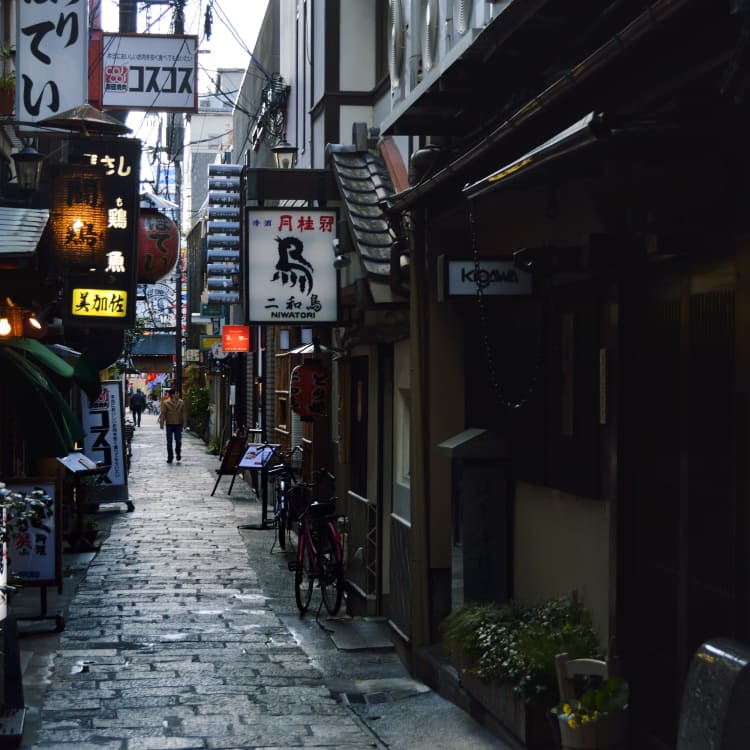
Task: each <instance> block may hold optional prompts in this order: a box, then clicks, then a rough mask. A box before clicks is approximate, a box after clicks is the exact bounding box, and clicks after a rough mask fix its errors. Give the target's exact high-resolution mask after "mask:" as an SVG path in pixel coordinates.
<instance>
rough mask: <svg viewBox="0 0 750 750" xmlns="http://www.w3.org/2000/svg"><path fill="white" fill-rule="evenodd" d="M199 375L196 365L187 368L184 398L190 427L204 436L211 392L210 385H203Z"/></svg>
mask: <svg viewBox="0 0 750 750" xmlns="http://www.w3.org/2000/svg"><path fill="white" fill-rule="evenodd" d="M199 377H200V371H199V370H198V368H197V367H195V366H194V365H190V366H189V367H188V368H187V369H186V371H185V393H184V396H183V398H184V400H185V406H186V407H187V413H188V421H189V423H190V429H192V430H193V432H195V433H196V434H197V435H200V436H201V437H203V436H205V433H206V429H207V428H208V417H209V408H210V406H211V394H210V391H209V389H208V386H205V385H201V383H200V380H199Z"/></svg>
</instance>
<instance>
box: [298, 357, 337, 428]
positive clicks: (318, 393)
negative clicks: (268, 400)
mask: <svg viewBox="0 0 750 750" xmlns="http://www.w3.org/2000/svg"><path fill="white" fill-rule="evenodd" d="M329 387H330V377H329V374H328V370H326V369H325V368H324V367H323V365H322V364H321V362H320V360H319V359H308V360H306V361H305V362H304V363H303V364H301V365H297V367H295V368H294V369H293V370H292V375H291V378H290V379H289V402H290V403H291V406H292V411H293V412H294V413H295V414H299V416H300V418H301V419H302V420H303V421H312V420H313V419H314V418H315V417H324V416H325V415H326V408H327V406H328V391H329Z"/></svg>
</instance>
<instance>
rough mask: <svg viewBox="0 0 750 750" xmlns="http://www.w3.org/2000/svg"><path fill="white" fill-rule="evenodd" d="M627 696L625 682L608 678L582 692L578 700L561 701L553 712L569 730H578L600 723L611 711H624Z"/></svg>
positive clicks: (617, 678)
mask: <svg viewBox="0 0 750 750" xmlns="http://www.w3.org/2000/svg"><path fill="white" fill-rule="evenodd" d="M629 695H630V690H629V687H628V683H627V682H625V680H623V679H622V678H621V677H610V678H609V679H608V680H606V681H605V682H603V683H602V684H601V685H599V687H594V688H589V689H588V690H584V691H583V693H581V697H580V698H578V699H574V700H569V701H561V702H560V703H558V705H557V707H556V708H555V709H554V711H555V713H556V714H557V717H558V718H559V719H560V720H561V721H564V722H566V723H567V725H568V726H569V727H570V728H571V729H578V728H579V727H583V726H585V725H586V724H594V723H596V722H598V721H601V720H602V719H603V718H604V717H605V716H607V715H609V714H610V713H612V712H613V711H623V710H625V708H627V705H628V698H629Z"/></svg>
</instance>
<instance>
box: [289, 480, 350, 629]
mask: <svg viewBox="0 0 750 750" xmlns="http://www.w3.org/2000/svg"><path fill="white" fill-rule="evenodd" d="M325 475H326V476H327V477H329V478H330V479H333V477H332V475H331V474H329V473H328V472H325ZM307 486H308V488H310V487H312V486H314V485H307ZM337 520H338V519H337V517H336V498H335V497H332V498H329V499H328V500H314V501H313V502H311V503H309V504H308V505H307V506H306V507H305V508H304V509H303V510H302V512H301V513H300V516H299V527H298V540H299V541H298V545H297V557H296V560H295V561H294V562H290V563H289V569H290V570H293V571H294V598H295V600H296V601H297V609H299V612H300V614H301V615H304V614H305V612H306V611H307V608H308V607H309V606H310V600H311V598H312V591H313V587H314V586H315V582H316V581H317V582H318V585H319V586H320V593H321V596H322V598H323V604H325V607H326V609H327V610H328V613H329V614H332V615H335V614H336V613H337V612H338V611H339V609H340V608H341V600H342V598H343V593H344V560H343V554H342V550H341V537H340V535H339V532H338V529H337Z"/></svg>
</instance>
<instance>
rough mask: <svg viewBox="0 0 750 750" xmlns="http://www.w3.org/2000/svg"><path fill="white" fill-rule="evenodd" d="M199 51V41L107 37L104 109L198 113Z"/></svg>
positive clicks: (160, 36) (174, 37)
mask: <svg viewBox="0 0 750 750" xmlns="http://www.w3.org/2000/svg"><path fill="white" fill-rule="evenodd" d="M197 51H198V37H197V36H185V35H175V34H128V35H124V34H104V35H103V46H102V74H103V79H102V106H103V107H104V108H105V109H128V110H140V111H145V112H153V111H154V110H156V111H161V112H165V111H171V112H197V111H198V87H197V85H196V84H197V73H198V55H197ZM84 80H85V79H84Z"/></svg>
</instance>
